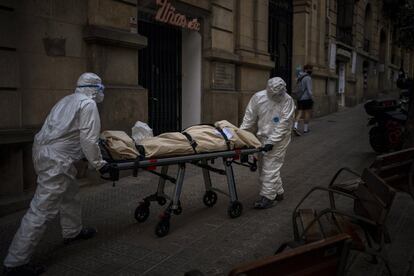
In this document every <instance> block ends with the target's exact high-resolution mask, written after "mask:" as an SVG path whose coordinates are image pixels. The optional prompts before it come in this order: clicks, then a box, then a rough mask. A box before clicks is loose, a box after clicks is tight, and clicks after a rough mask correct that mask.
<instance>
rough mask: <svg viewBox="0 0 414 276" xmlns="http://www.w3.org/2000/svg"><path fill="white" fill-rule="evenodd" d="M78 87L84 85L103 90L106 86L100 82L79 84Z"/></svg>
mask: <svg viewBox="0 0 414 276" xmlns="http://www.w3.org/2000/svg"><path fill="white" fill-rule="evenodd" d="M78 87H79V88H84V87H93V88H98V90H99V92H103V91H104V90H105V86H104V85H103V84H101V83H99V84H87V85H78Z"/></svg>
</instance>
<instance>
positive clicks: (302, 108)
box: [293, 64, 313, 136]
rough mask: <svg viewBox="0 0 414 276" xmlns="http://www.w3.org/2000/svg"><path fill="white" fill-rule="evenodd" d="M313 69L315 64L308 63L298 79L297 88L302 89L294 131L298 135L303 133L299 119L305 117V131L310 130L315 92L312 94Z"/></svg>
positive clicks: (298, 100)
mask: <svg viewBox="0 0 414 276" xmlns="http://www.w3.org/2000/svg"><path fill="white" fill-rule="evenodd" d="M312 69H313V66H312V65H310V64H306V65H305V66H304V67H303V71H302V72H300V73H299V77H298V80H297V89H301V90H302V91H301V97H300V98H299V99H297V112H296V119H295V124H294V126H293V131H294V133H295V134H296V135H297V136H301V135H302V133H301V132H300V130H299V121H300V119H302V118H303V133H308V132H309V122H310V118H311V115H312V109H313V94H312V77H311V75H312Z"/></svg>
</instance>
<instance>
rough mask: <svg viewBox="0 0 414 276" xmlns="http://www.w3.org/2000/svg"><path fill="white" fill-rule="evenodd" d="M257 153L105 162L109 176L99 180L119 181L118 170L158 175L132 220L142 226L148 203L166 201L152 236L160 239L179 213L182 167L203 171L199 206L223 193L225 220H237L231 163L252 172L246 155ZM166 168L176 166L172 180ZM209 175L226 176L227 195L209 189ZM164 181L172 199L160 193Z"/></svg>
mask: <svg viewBox="0 0 414 276" xmlns="http://www.w3.org/2000/svg"><path fill="white" fill-rule="evenodd" d="M260 151H262V148H248V149H234V150H227V151H218V152H209V153H196V154H191V155H183V156H176V157H166V158H159V159H155V158H154V159H139V158H138V159H136V160H127V161H125V160H122V161H114V160H107V161H108V163H109V164H110V167H111V169H110V172H109V174H110V176H109V177H103V178H104V179H106V180H112V181H113V182H114V183H115V181H117V180H118V179H119V171H128V170H132V174H133V176H135V177H137V176H138V170H139V169H142V170H145V171H148V172H150V173H152V174H155V175H157V176H159V180H158V186H157V191H156V192H155V193H154V194H151V195H149V196H147V197H145V198H144V199H143V201H141V202H140V203H139V205H138V206H137V208H136V209H135V213H134V217H135V219H136V220H137V221H138V222H140V223H142V222H144V221H146V220H147V218H148V217H149V214H150V209H149V208H150V205H151V202H152V201H155V202H157V203H158V204H159V205H161V206H163V205H165V204H166V203H167V200H170V203H169V204H168V207H167V208H166V209H165V210H164V211H163V212H162V213H161V215H160V220H159V222H158V224H157V226H156V228H155V234H156V235H157V236H159V237H163V236H166V235H167V234H168V233H169V229H170V220H171V216H172V215H180V214H181V212H182V207H181V203H180V196H181V191H182V188H183V184H184V176H185V170H186V164H191V165H195V166H197V167H200V168H201V169H202V171H203V179H204V186H205V191H206V192H205V194H204V196H203V203H204V204H205V205H206V206H207V207H213V206H214V205H215V203H216V202H217V193H216V192H219V193H221V194H224V195H226V196H228V197H229V198H230V203H229V207H228V209H227V213H228V215H229V217H231V218H237V217H239V216H240V215H241V214H242V211H243V205H242V203H241V202H240V201H239V200H238V196H237V189H236V183H235V178H234V172H233V167H232V164H237V165H241V166H246V167H249V168H250V170H251V171H256V170H257V159H256V157H253V161H252V162H250V161H249V160H248V156H249V155H253V154H255V153H258V152H260ZM216 159H222V162H223V165H224V169H219V168H217V167H213V166H211V165H210V164H209V162H210V163H212V164H214V163H215V162H214V161H215V160H216ZM170 165H178V171H177V176H176V177H175V178H174V177H172V176H170V175H168V169H169V166H170ZM157 167H161V172H157V171H156V168H157ZM210 172H213V173H218V174H220V175H225V176H226V179H227V188H228V193H226V192H224V191H222V190H220V189H217V188H214V187H213V185H212V183H211V178H210ZM166 181H169V182H171V183H173V184H175V189H174V192H173V195H172V198H171V197H170V196H168V195H167V194H165V192H164V188H165V185H166Z"/></svg>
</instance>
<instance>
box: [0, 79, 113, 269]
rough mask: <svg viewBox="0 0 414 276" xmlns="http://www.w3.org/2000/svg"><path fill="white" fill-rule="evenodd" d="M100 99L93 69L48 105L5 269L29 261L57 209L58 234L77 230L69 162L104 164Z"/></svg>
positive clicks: (77, 207)
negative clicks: (30, 190)
mask: <svg viewBox="0 0 414 276" xmlns="http://www.w3.org/2000/svg"><path fill="white" fill-rule="evenodd" d="M102 100H103V86H102V84H101V79H100V78H99V77H98V76H97V75H95V74H93V73H84V74H82V75H81V76H80V78H79V80H78V83H77V88H76V91H75V93H73V94H71V95H69V96H66V97H64V98H63V99H61V100H60V101H59V102H58V103H57V104H56V105H55V106H54V107H53V108H52V110H51V112H50V113H49V115H48V116H47V118H46V121H45V123H44V124H43V127H42V129H41V130H40V132H39V133H37V134H36V136H35V139H34V143H33V164H34V168H35V171H36V174H37V188H36V192H35V195H34V197H33V199H32V201H31V203H30V208H29V210H28V211H27V213H26V215H25V216H24V217H23V219H22V221H21V225H20V228H19V230H18V231H17V233H16V235H15V236H14V239H13V241H12V243H11V245H10V248H9V254H8V255H7V257H6V259H5V260H4V265H5V266H6V267H17V266H21V265H24V264H26V263H28V262H29V261H30V257H31V255H32V253H33V251H34V249H35V247H36V245H37V244H38V243H39V241H40V239H41V237H42V235H43V233H44V231H45V230H46V224H47V222H49V221H50V220H52V219H53V218H54V217H55V216H56V215H57V214H58V213H59V214H60V224H61V227H62V235H63V238H73V237H75V236H77V235H78V234H79V233H80V231H81V229H82V221H81V206H80V202H79V198H78V196H77V194H78V184H77V183H76V179H75V176H76V173H77V171H76V169H75V167H74V165H73V163H74V162H75V161H78V160H80V159H81V158H83V157H84V156H85V157H86V158H87V159H88V161H89V163H90V164H91V165H92V166H93V167H94V168H95V169H97V170H98V169H100V168H101V167H103V166H104V165H105V164H106V162H105V161H103V160H102V156H101V153H100V150H99V145H98V139H99V134H100V127H101V126H100V119H99V113H98V109H97V106H96V102H98V101H102Z"/></svg>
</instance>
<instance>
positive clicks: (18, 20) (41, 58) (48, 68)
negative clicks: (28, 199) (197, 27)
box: [0, 0, 147, 215]
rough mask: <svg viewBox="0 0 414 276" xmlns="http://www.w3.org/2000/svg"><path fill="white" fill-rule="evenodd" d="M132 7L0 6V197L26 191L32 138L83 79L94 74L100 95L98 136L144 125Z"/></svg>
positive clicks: (91, 0)
mask: <svg viewBox="0 0 414 276" xmlns="http://www.w3.org/2000/svg"><path fill="white" fill-rule="evenodd" d="M135 2H136V1H113V0H88V1H84V0H74V1H72V0H71V1H69V0H67V1H66V0H65V1H58V0H50V1H35V0H28V1H10V0H1V1H0V22H1V24H0V32H1V33H2V36H1V38H0V62H1V64H2V66H1V69H0V73H1V74H0V151H1V152H2V153H3V154H2V155H1V157H0V170H1V171H2V172H5V175H3V181H2V182H1V184H0V196H16V197H18V198H21V196H22V195H24V193H25V192H27V191H30V190H33V188H34V187H35V185H36V184H35V175H34V172H33V165H32V162H31V143H32V141H33V136H34V134H35V133H36V132H37V131H38V130H39V129H40V127H41V125H42V123H43V121H44V120H45V118H46V116H47V114H48V113H49V111H50V109H51V108H52V106H53V105H54V104H55V103H56V102H57V101H58V100H60V99H61V98H62V97H64V96H65V95H68V94H70V93H73V92H74V89H75V87H76V81H77V79H78V77H79V76H80V74H82V73H83V72H85V71H91V72H95V73H97V74H98V75H100V76H101V78H102V80H103V83H104V84H105V86H106V87H107V89H106V90H105V101H104V103H103V104H102V105H99V109H100V113H101V121H102V128H103V129H123V130H129V129H130V127H131V125H133V123H134V122H135V121H136V120H138V119H140V120H144V121H145V120H146V116H147V115H146V114H147V112H146V108H147V104H146V101H147V99H146V98H147V96H146V91H145V90H144V89H143V88H142V87H140V86H139V85H138V66H137V63H138V55H137V53H138V49H139V48H141V47H143V46H145V44H146V40H145V38H143V37H141V36H139V35H138V34H136V33H131V31H130V17H135V16H136V3H135ZM4 65H6V66H4ZM115 106H116V108H115ZM120 110H123V112H120ZM125 111H126V112H125ZM2 198H4V197H2ZM2 203H3V202H0V206H1V207H3V205H2ZM0 209H2V208H0ZM3 210H6V209H5V208H3ZM1 213H2V212H0V215H1Z"/></svg>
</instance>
